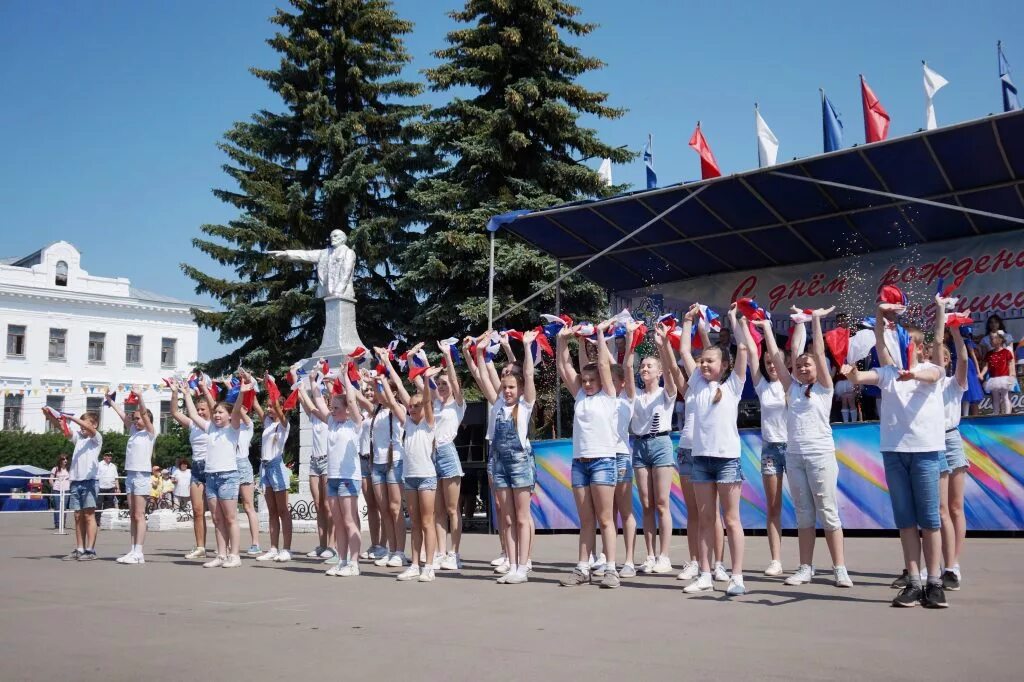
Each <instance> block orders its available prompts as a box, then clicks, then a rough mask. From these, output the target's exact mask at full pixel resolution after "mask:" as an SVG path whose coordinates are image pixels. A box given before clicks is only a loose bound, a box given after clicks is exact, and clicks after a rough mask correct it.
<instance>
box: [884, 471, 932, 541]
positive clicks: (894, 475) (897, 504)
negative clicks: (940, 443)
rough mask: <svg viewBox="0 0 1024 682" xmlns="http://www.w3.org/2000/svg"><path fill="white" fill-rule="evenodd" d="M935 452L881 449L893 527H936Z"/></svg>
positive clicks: (929, 528) (930, 528) (928, 528)
mask: <svg viewBox="0 0 1024 682" xmlns="http://www.w3.org/2000/svg"><path fill="white" fill-rule="evenodd" d="M939 454H940V453H938V452H883V453H882V462H883V463H884V464H885V483H886V485H888V486H889V499H890V501H891V502H892V516H893V520H894V521H895V522H896V527H897V528H917V527H920V528H923V529H926V530H936V529H938V528H939V524H940V521H939V474H940V471H941V461H940V457H939Z"/></svg>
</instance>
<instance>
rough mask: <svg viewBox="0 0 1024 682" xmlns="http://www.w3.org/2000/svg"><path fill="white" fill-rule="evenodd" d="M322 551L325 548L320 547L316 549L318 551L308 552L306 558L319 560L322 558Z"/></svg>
mask: <svg viewBox="0 0 1024 682" xmlns="http://www.w3.org/2000/svg"><path fill="white" fill-rule="evenodd" d="M322 551H324V548H323V547H320V546H319V545H318V546H317V547H316V549H314V550H313V551H312V552H306V558H308V559H319V558H320V552H322Z"/></svg>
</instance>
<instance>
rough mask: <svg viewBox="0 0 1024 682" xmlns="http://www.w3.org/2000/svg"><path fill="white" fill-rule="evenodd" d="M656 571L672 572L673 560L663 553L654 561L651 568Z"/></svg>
mask: <svg viewBox="0 0 1024 682" xmlns="http://www.w3.org/2000/svg"><path fill="white" fill-rule="evenodd" d="M651 571H653V572H654V573H670V572H671V571H672V560H671V559H669V558H668V557H667V556H665V555H664V554H662V555H661V556H660V557H658V558H657V560H656V561H655V562H654V567H653V568H651Z"/></svg>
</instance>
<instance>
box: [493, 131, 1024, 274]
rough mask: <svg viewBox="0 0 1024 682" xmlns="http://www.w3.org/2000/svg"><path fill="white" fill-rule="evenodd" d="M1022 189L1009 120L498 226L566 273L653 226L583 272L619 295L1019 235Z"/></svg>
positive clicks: (1022, 170) (1018, 136)
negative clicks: (928, 245)
mask: <svg viewBox="0 0 1024 682" xmlns="http://www.w3.org/2000/svg"><path fill="white" fill-rule="evenodd" d="M829 183H831V184H829ZM1022 184H1024V111H1013V112H1009V113H1005V114H997V115H992V116H989V117H987V118H983V119H979V120H975V121H968V122H966V123H960V124H957V125H951V126H946V127H944V128H938V129H936V130H930V131H923V132H918V133H915V134H912V135H907V136H905V137H899V138H893V139H891V140H886V141H884V142H878V143H874V144H866V145H860V146H857V147H853V148H851V149H843V150H841V151H837V152H832V153H829V154H822V155H819V156H813V157H809V158H806V159H800V160H797V161H792V162H789V163H782V164H779V165H776V166H772V167H769V168H761V169H757V170H753V171H748V172H745V173H738V174H735V175H730V176H726V177H721V178H715V179H713V180H707V181H702V182H692V183H686V184H680V185H673V186H670V187H664V188H658V189H652V190H646V191H639V192H633V193H630V194H624V195H620V196H616V197H612V198H609V199H603V200H596V201H586V202H576V203H573V204H566V205H563V206H557V207H554V208H551V209H546V210H543V211H536V212H533V213H518V212H517V213H518V214H515V215H514V214H506V215H505V216H496V217H495V219H494V220H493V221H492V224H493V225H494V226H500V227H502V228H504V229H507V230H509V231H511V232H512V233H514V234H516V235H518V236H520V237H521V238H523V239H524V240H526V241H527V242H529V243H531V244H533V245H534V246H536V247H537V248H539V249H541V250H542V251H545V252H547V253H549V254H551V255H552V256H554V257H555V258H556V259H558V260H560V261H561V262H562V263H564V264H565V265H567V266H569V267H570V268H571V267H575V266H577V265H579V264H580V263H582V262H584V261H585V260H587V259H588V258H591V257H593V256H594V255H596V254H598V253H600V252H601V251H602V250H604V249H606V248H608V247H609V246H611V245H613V244H614V243H615V242H616V241H618V240H620V239H623V238H624V237H626V236H627V235H629V234H630V233H631V232H633V231H634V230H637V228H640V227H641V226H643V225H644V224H645V223H648V222H651V221H652V219H655V218H657V219H656V220H653V222H651V224H650V225H649V226H648V227H647V228H646V229H644V230H643V231H641V232H639V233H637V234H636V235H633V236H632V237H630V238H628V239H626V240H625V241H624V242H623V243H622V244H620V245H619V246H617V247H615V248H613V249H611V250H610V251H609V252H608V253H607V254H605V255H603V256H601V257H599V258H597V259H596V260H595V261H594V262H593V263H590V264H588V265H586V266H585V267H584V268H582V269H581V271H580V272H581V274H583V275H584V276H586V277H588V278H589V279H591V280H593V281H595V282H597V283H598V284H600V285H601V286H603V287H605V288H606V289H609V290H612V291H621V290H626V289H634V288H640V287H643V286H647V285H652V284H659V283H663V282H669V281H675V280H681V279H689V278H693V277H700V276H703V275H710V274H714V273H721V272H731V271H741V270H751V269H756V268H765V267H771V266H775V265H790V264H796V263H806V262H812V261H819V260H828V259H831V258H838V257H841V256H849V255H855V254H859V253H867V252H871V251H880V250H885V249H892V248H897V247H902V246H907V245H910V244H914V243H921V242H934V241H943V240H947V239H955V238H958V237H966V236H971V235H984V234H991V233H995V232H1003V231H1008V230H1015V229H1021V228H1022V227H1024V187H1022ZM839 185H843V186H846V187H841V186H839ZM869 192H875V193H874V194H872V193H869ZM895 195H900V196H901V197H902V198H898V197H896V196H895ZM688 197H692V199H688ZM911 197H912V198H915V199H923V200H930V201H932V202H933V203H934V202H937V203H939V204H949V205H952V206H959V207H963V208H967V209H974V210H975V211H976V212H975V213H967V212H964V211H960V210H949V209H946V208H942V207H940V206H936V205H929V204H926V203H920V202H916V201H908V200H907V199H909V198H911ZM684 200H685V203H682V204H681V205H678V206H676V207H675V208H672V207H673V206H674V205H676V204H679V203H680V202H683V201H684ZM668 209H672V210H668ZM666 211H667V213H665V214H664V215H663V216H661V217H660V218H659V217H658V216H659V214H662V213H664V212H666ZM1007 217H1009V218H1011V219H1015V220H1016V222H1015V221H1014V220H1007V219H1006V218H1007ZM492 229H496V228H492Z"/></svg>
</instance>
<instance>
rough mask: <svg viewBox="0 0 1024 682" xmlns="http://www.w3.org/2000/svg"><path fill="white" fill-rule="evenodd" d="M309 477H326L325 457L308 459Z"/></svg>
mask: <svg viewBox="0 0 1024 682" xmlns="http://www.w3.org/2000/svg"><path fill="white" fill-rule="evenodd" d="M309 475H310V476H326V475H327V455H322V456H320V457H310V458H309Z"/></svg>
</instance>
